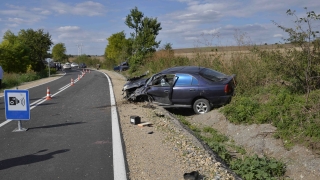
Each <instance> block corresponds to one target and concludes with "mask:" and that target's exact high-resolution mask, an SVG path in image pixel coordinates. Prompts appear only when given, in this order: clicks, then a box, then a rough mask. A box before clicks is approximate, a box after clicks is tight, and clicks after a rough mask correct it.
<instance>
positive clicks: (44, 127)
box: [28, 122, 86, 131]
mask: <svg viewBox="0 0 320 180" xmlns="http://www.w3.org/2000/svg"><path fill="white" fill-rule="evenodd" d="M83 123H86V122H74V123H63V124H55V125H49V126H38V127H31V128H28V131H29V130H32V129H46V128H55V127H62V126H70V125H77V124H83Z"/></svg>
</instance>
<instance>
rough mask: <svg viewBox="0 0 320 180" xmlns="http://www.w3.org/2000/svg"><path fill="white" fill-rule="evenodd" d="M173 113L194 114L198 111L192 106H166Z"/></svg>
mask: <svg viewBox="0 0 320 180" xmlns="http://www.w3.org/2000/svg"><path fill="white" fill-rule="evenodd" d="M166 110H167V111H168V112H170V113H171V114H177V115H182V116H193V115H195V114H196V113H195V112H194V111H193V109H191V108H166Z"/></svg>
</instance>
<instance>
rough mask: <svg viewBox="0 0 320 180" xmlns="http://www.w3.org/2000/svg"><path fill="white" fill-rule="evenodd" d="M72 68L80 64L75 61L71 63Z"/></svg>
mask: <svg viewBox="0 0 320 180" xmlns="http://www.w3.org/2000/svg"><path fill="white" fill-rule="evenodd" d="M71 68H79V65H78V64H77V63H75V62H73V63H71Z"/></svg>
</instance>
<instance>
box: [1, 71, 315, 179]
mask: <svg viewBox="0 0 320 180" xmlns="http://www.w3.org/2000/svg"><path fill="white" fill-rule="evenodd" d="M100 71H101V72H104V73H106V74H107V75H108V76H109V77H110V78H111V81H112V84H113V88H114V93H115V97H116V103H117V109H118V113H119V121H120V126H121V131H122V137H123V140H124V146H125V147H124V148H125V156H126V159H127V167H128V170H129V171H128V178H129V179H131V180H142V179H148V180H149V179H150V180H156V179H160V180H169V179H170V180H171V179H175V180H180V179H184V174H185V173H190V172H192V171H196V172H199V179H239V177H238V176H237V175H235V174H234V173H233V172H232V171H231V170H229V169H228V168H227V167H226V166H225V165H224V164H223V163H221V161H220V160H219V157H217V156H216V155H215V154H214V153H213V152H212V151H210V150H208V149H206V147H205V146H203V144H201V142H199V141H198V140H197V139H196V138H195V137H193V136H192V135H191V134H190V133H189V131H188V130H185V129H184V128H183V127H182V126H181V124H180V123H179V121H178V120H176V119H175V118H174V117H173V116H171V113H170V112H168V111H166V110H164V109H163V108H161V107H157V106H155V105H152V104H148V103H129V102H127V101H125V100H124V99H123V98H122V97H123V96H122V91H121V89H122V87H123V85H124V83H125V82H126V81H125V78H124V77H123V76H122V75H120V74H118V73H116V72H113V71H106V70H100ZM59 77H60V76H55V77H51V78H46V79H42V80H38V81H34V82H30V83H26V84H23V85H21V86H19V89H28V88H30V87H33V86H36V85H39V84H42V83H45V82H48V81H51V80H54V79H56V78H59ZM1 95H2V94H1V93H0V96H1ZM170 111H171V112H172V113H175V114H180V115H184V116H186V117H187V120H188V121H189V122H191V123H193V124H194V125H197V126H199V127H204V126H210V127H212V128H215V129H217V130H218V131H219V132H220V133H222V134H225V135H226V136H228V137H229V138H230V139H232V140H234V142H235V143H236V144H237V145H239V146H242V147H244V148H245V149H246V151H247V152H250V153H255V154H258V155H268V156H271V157H275V158H276V159H279V160H282V161H283V162H285V163H286V164H287V173H286V177H287V178H288V179H305V180H315V179H320V159H319V157H318V156H315V155H313V154H312V152H311V151H310V150H308V149H307V148H305V147H301V146H294V147H293V148H292V149H291V150H286V149H285V148H284V147H283V143H282V141H281V140H279V139H274V138H272V134H273V132H275V131H276V128H275V127H273V126H271V125H269V124H263V125H250V126H245V125H234V124H232V123H230V122H228V120H227V119H226V118H225V117H224V116H223V115H222V114H221V113H219V109H214V110H212V111H210V112H209V113H207V114H204V115H194V114H193V112H192V110H186V109H183V110H170ZM131 116H140V118H141V122H150V123H151V124H152V125H150V126H145V127H139V126H138V125H134V124H132V123H131V122H130V119H131ZM203 177H205V178H203Z"/></svg>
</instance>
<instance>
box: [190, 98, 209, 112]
mask: <svg viewBox="0 0 320 180" xmlns="http://www.w3.org/2000/svg"><path fill="white" fill-rule="evenodd" d="M193 110H194V112H195V113H197V114H204V113H207V112H209V111H210V110H211V105H210V103H209V101H208V100H206V99H198V100H196V101H195V102H194V104H193Z"/></svg>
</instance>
